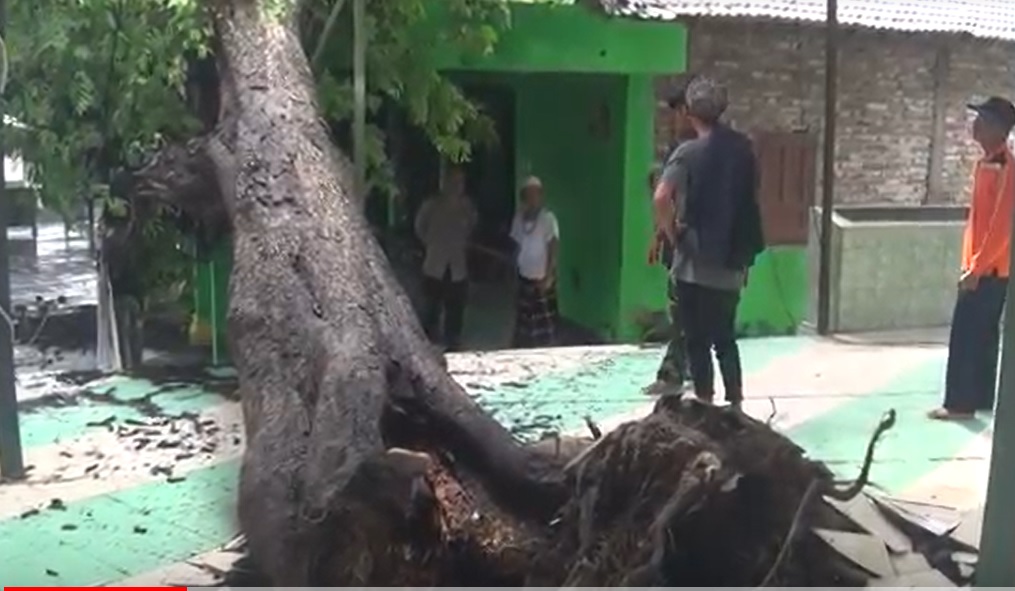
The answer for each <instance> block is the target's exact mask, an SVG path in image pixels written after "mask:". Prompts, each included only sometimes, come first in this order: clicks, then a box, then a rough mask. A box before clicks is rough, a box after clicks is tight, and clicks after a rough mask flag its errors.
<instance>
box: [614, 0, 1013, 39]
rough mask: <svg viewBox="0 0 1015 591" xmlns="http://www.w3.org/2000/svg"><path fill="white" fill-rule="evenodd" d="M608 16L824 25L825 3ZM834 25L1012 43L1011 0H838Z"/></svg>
mask: <svg viewBox="0 0 1015 591" xmlns="http://www.w3.org/2000/svg"><path fill="white" fill-rule="evenodd" d="M601 2H602V5H603V7H604V8H605V9H606V11H607V12H609V13H611V14H616V15H622V16H633V17H638V18H644V19H661V20H673V19H677V18H680V17H686V16H699V17H727V18H737V17H739V18H767V19H777V20H790V21H809V22H822V23H823V22H825V14H826V13H825V11H826V8H825V0H601ZM838 15H839V22H841V23H842V24H844V25H849V26H856V27H869V28H875V29H889V30H895V31H908V32H947V33H969V34H971V35H974V36H976V37H983V38H987V39H1005V40H1009V41H1012V40H1015V0H839V5H838Z"/></svg>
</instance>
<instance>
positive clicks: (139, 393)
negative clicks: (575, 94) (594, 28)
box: [0, 337, 986, 585]
mask: <svg viewBox="0 0 1015 591" xmlns="http://www.w3.org/2000/svg"><path fill="white" fill-rule="evenodd" d="M810 343H811V341H810V340H808V339H806V338H800V337H797V338H775V339H758V340H748V341H745V342H744V343H743V357H744V365H745V373H746V374H748V376H750V375H751V374H754V373H757V372H760V371H763V370H764V369H765V368H766V367H768V366H770V364H772V363H773V362H774V361H776V360H779V359H792V358H793V357H794V356H795V355H797V354H799V353H800V352H801V351H802V350H804V349H806V348H807V347H808V346H809V344H810ZM660 355H661V352H660V350H642V351H635V352H631V353H628V354H624V355H620V356H617V357H614V358H611V359H608V360H606V361H603V362H601V363H597V364H593V365H590V366H586V367H581V368H579V369H575V370H572V371H567V372H558V373H556V374H549V375H544V376H541V377H540V378H538V379H536V380H534V381H532V382H529V383H528V384H525V385H511V384H506V385H502V386H500V387H496V388H492V389H484V390H482V391H480V392H478V393H477V395H478V399H479V401H480V403H481V404H482V405H483V406H484V407H486V408H488V409H490V411H491V412H494V413H495V414H496V416H497V417H498V418H499V419H500V420H501V421H502V422H503V423H505V424H506V425H508V426H509V427H511V428H514V429H515V430H516V431H517V432H518V433H519V434H521V435H524V436H538V434H539V433H540V432H541V430H545V429H561V428H562V429H575V428H580V426H581V424H582V417H583V416H584V415H585V414H591V415H592V416H593V418H595V419H598V420H601V419H605V418H607V417H610V416H616V415H618V414H622V413H627V412H630V411H632V410H635V409H637V408H639V407H640V406H642V405H644V404H645V402H646V399H645V398H644V396H642V395H641V394H640V392H639V389H640V388H641V387H642V386H644V385H645V384H646V383H647V382H648V381H650V380H651V378H652V377H653V375H654V372H655V369H656V364H657V363H658V360H659V357H660ZM943 361H944V356H943V354H942V355H941V356H940V357H935V358H934V359H933V360H932V361H930V362H928V363H926V364H923V365H921V366H919V367H916V368H912V369H910V370H906V371H903V372H902V373H901V374H900V375H898V376H896V379H895V380H894V381H893V382H892V383H891V384H889V385H888V386H886V387H883V388H879V389H877V390H874V391H870V392H864V393H862V395H859V396H855V397H852V398H849V399H845V400H844V401H843V402H842V404H839V405H838V406H835V407H834V408H833V409H832V410H829V411H827V412H824V413H822V414H820V415H818V416H815V417H812V418H811V419H809V420H807V421H805V422H804V423H802V424H800V425H798V426H796V427H794V428H792V429H791V430H790V435H791V436H792V437H793V438H794V439H795V440H796V441H797V442H798V443H799V444H800V445H801V446H803V447H804V448H806V449H808V450H809V451H810V453H811V454H812V456H814V457H817V458H819V459H822V460H828V461H830V463H831V465H832V467H833V468H834V469H836V470H837V471H839V472H840V473H841V474H842V475H843V476H844V477H850V476H852V475H853V474H854V473H855V470H856V465H855V464H856V460H858V459H859V458H860V457H861V456H862V454H863V449H864V447H865V445H866V439H867V437H868V436H869V433H870V431H871V429H872V428H873V425H875V424H876V423H877V421H878V419H879V418H880V416H881V415H882V413H883V412H884V411H885V410H886V409H887V408H888V407H894V408H896V409H897V411H898V413H899V424H898V427H897V428H896V429H895V430H894V431H893V432H891V433H890V434H889V436H888V437H887V438H886V441H885V443H884V445H883V446H882V448H880V449H879V463H878V464H877V465H876V467H875V470H874V474H873V477H874V479H875V481H876V482H877V483H878V484H880V485H882V486H884V487H886V488H888V489H891V490H899V489H902V488H905V487H906V486H909V485H911V484H912V483H914V482H915V481H916V480H917V479H919V478H921V477H922V476H924V475H926V474H927V473H929V472H930V471H932V470H934V469H935V467H936V466H937V465H939V462H938V460H937V459H938V458H949V457H951V456H953V455H955V454H956V453H957V452H958V451H959V450H960V449H961V448H962V447H963V446H964V445H966V444H967V443H968V442H970V441H971V440H972V439H973V438H974V437H976V436H977V433H978V429H980V430H982V428H986V425H983V426H980V427H978V428H974V429H967V428H963V427H961V426H958V425H952V424H941V423H935V422H930V421H926V420H920V418H922V416H923V412H924V411H925V410H926V409H927V408H929V407H931V406H934V405H935V404H936V403H937V400H938V382H939V379H940V375H941V369H942V366H943ZM112 386H113V387H115V388H114V391H113V396H114V397H115V398H118V399H123V400H137V399H140V398H144V397H145V396H147V395H148V394H149V393H150V392H151V391H152V388H153V385H152V384H150V383H149V384H145V383H143V382H137V381H119V382H115V383H113V384H112ZM110 387H111V386H110V385H109V384H106V385H104V386H103V388H105V389H106V390H109V388H110ZM151 398H152V399H153V400H156V399H157V402H158V404H159V405H160V406H162V407H163V408H164V409H166V410H171V411H172V412H182V411H191V412H198V411H200V410H202V409H205V408H208V407H210V406H211V405H214V404H219V403H221V402H222V399H221V398H220V397H218V396H216V395H213V394H208V393H206V392H203V391H202V390H200V389H197V388H188V389H179V390H173V391H169V392H164V393H161V394H158V395H157V396H155V397H151ZM130 412H136V411H135V410H134V409H132V408H129V407H123V406H115V407H111V406H109V405H106V404H97V403H87V404H82V405H78V406H69V407H62V408H53V409H48V410H47V411H45V412H36V413H32V414H29V415H26V416H25V426H24V430H25V433H26V436H27V438H28V440H29V445H33V446H37V445H42V444H45V443H48V442H52V441H64V442H67V441H70V440H73V439H74V438H76V437H80V436H81V435H82V434H84V433H87V430H88V429H89V428H90V427H88V426H87V423H89V422H91V421H99V420H102V419H104V418H107V417H108V416H110V415H113V414H115V415H117V416H118V417H120V418H126V417H127V416H130V414H129V413H130ZM881 458H884V461H880V459H881ZM237 475H238V461H235V460H233V461H227V462H225V463H222V464H220V465H216V466H213V467H210V468H204V469H200V470H197V471H194V472H190V473H189V474H187V478H186V479H185V480H183V481H182V482H178V483H175V484H169V483H165V482H156V483H151V484H145V485H141V486H135V487H133V488H127V489H124V490H119V491H116V492H113V493H110V494H106V495H102V496H98V497H94V498H89V499H85V500H82V501H79V502H73V503H69V504H68V506H67V508H66V509H65V510H43V511H41V512H40V513H39V514H37V515H34V516H31V517H27V518H10V519H5V520H0V583H2V584H3V585H94V584H100V583H104V582H110V581H115V580H119V579H123V578H126V577H129V576H134V575H138V574H141V573H144V572H147V571H150V570H153V569H155V568H157V567H159V566H162V565H166V564H169V563H172V562H177V561H181V560H184V559H186V558H188V557H190V556H193V555H196V554H199V553H201V552H204V551H208V550H211V549H213V548H215V547H217V546H219V545H221V544H223V543H225V542H226V541H228V539H229V538H230V537H231V536H232V534H233V531H234V522H233V503H234V499H235V493H236V490H235V487H236V482H237ZM39 502H40V504H44V503H45V502H46V499H39Z"/></svg>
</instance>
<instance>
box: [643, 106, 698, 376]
mask: <svg viewBox="0 0 1015 591" xmlns="http://www.w3.org/2000/svg"><path fill="white" fill-rule="evenodd" d="M668 106H669V108H670V137H671V138H672V139H673V141H672V142H670V147H669V150H667V160H668V159H669V156H671V155H672V154H673V153H674V151H675V150H676V149H677V148H678V147H679V146H680V144H681V143H683V142H685V141H688V140H692V139H694V138H695V137H697V133H696V132H695V131H694V128H693V127H691V124H690V122H689V121H688V119H687V116H686V108H685V107H686V104H685V101H684V89H683V88H681V89H680V90H678V91H677V92H676V93H675V94H674V95H673V96H672V97H671V98H670V100H669V101H668ZM662 170H663V167H661V166H659V167H657V170H654V171H653V174H652V176H651V178H650V179H649V190H650V191H652V190H654V189H655V186H656V184H657V183H658V182H659V177H660V174H661V173H662ZM674 249H675V246H674V244H673V243H672V242H670V239H669V238H668V237H667V236H666V233H665V232H661V231H659V230H658V229H654V230H653V233H652V241H651V243H650V244H649V254H648V262H649V264H650V265H655V264H662V265H663V267H665V268H666V270H667V271H670V270H671V267H672V265H673V254H674ZM666 283H667V285H666V295H667V299H668V306H667V312H668V314H669V318H670V339H669V343H668V344H667V346H666V354H665V355H663V361H662V363H661V364H660V365H659V371H657V372H656V381H655V382H654V383H652V384H651V385H650V386H648V387H647V388H645V393H646V394H648V395H650V396H658V395H661V394H665V393H667V392H677V391H680V390H681V389H682V388H683V387H684V384H685V383H686V382H687V380H688V379H690V377H691V372H690V368H689V367H688V364H687V353H686V351H685V347H684V329H683V326H682V324H681V322H680V312H679V307H680V306H679V301H678V299H677V291H676V289H675V287H676V285H675V283H674V282H673V281H669V280H668V281H667V282H666Z"/></svg>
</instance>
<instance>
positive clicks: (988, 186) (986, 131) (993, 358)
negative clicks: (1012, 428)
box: [930, 97, 1015, 420]
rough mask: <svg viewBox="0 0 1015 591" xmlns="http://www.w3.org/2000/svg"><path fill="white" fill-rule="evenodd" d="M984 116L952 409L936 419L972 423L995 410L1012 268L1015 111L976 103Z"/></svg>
mask: <svg viewBox="0 0 1015 591" xmlns="http://www.w3.org/2000/svg"><path fill="white" fill-rule="evenodd" d="M969 108H970V110H972V111H973V112H974V113H976V119H975V120H974V121H973V140H974V141H975V142H976V143H977V144H978V145H979V146H980V149H981V150H982V151H983V156H982V157H981V158H980V160H979V161H978V162H977V163H976V169H975V171H974V173H973V198H972V202H971V203H970V206H969V219H968V220H967V221H966V231H965V235H964V237H963V241H962V270H961V273H960V275H959V282H958V283H959V295H958V298H957V299H956V301H955V311H954V313H953V314H952V328H951V335H950V337H949V340H948V369H947V376H946V377H945V396H944V398H945V399H944V405H943V406H942V407H941V408H938V409H935V410H933V411H931V412H930V417H931V418H932V419H938V420H961V419H971V418H973V416H974V415H975V413H976V412H977V411H991V410H993V409H994V397H995V396H996V391H997V358H998V349H999V341H1000V338H1001V329H1000V324H1001V312H1002V310H1003V309H1004V300H1005V292H1006V290H1007V286H1008V275H1009V272H1010V269H1011V260H1010V256H1011V255H1010V251H1011V231H1012V209H1013V205H1015V159H1013V156H1012V153H1011V150H1010V149H1009V148H1008V145H1007V141H1008V136H1009V134H1010V133H1011V131H1012V128H1013V127H1015V106H1012V103H1011V102H1009V101H1007V100H1005V99H1003V98H1000V97H992V98H990V99H988V100H987V101H986V102H984V103H981V104H976V105H969Z"/></svg>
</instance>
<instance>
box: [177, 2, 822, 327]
mask: <svg viewBox="0 0 1015 591" xmlns="http://www.w3.org/2000/svg"><path fill="white" fill-rule="evenodd" d="M446 49H447V48H437V49H436V51H435V52H434V55H435V59H437V60H438V62H437V63H438V64H439V65H440V67H441V69H443V70H445V71H446V72H448V73H449V74H450V75H451V76H453V77H454V79H455V80H456V81H458V82H459V83H460V84H461V85H462V87H463V88H464V89H465V91H466V92H467V93H468V94H469V95H471V96H473V97H476V98H477V99H478V100H480V101H481V102H482V103H483V104H484V106H485V107H486V109H487V111H488V112H489V113H490V114H491V115H493V116H494V117H495V118H496V119H497V122H498V128H499V129H498V131H499V135H500V136H501V141H500V142H499V149H498V150H490V151H486V152H480V153H478V154H476V155H475V157H474V159H473V162H472V163H470V166H469V176H470V180H469V186H470V192H471V193H472V194H473V196H474V198H476V199H477V205H478V207H479V210H480V214H481V217H482V218H483V221H482V222H481V232H483V231H484V228H485V229H486V233H487V235H493V234H496V233H497V231H498V230H501V231H502V229H503V228H505V227H506V225H507V224H508V223H509V221H510V217H511V215H512V214H513V212H514V202H515V199H516V195H517V193H518V188H519V184H520V183H521V182H522V180H523V179H524V178H525V177H526V176H527V175H530V174H534V175H537V176H539V177H540V179H541V180H542V181H543V184H544V186H545V190H546V198H547V202H548V205H549V206H550V207H551V208H552V209H553V211H554V212H555V213H556V215H557V218H558V220H559V223H560V227H561V254H560V256H561V260H560V277H559V291H560V293H559V297H560V307H561V313H562V315H563V316H564V317H566V318H567V319H568V320H569V321H571V322H573V323H575V324H578V325H580V326H582V327H584V328H587V329H589V330H590V331H591V332H594V333H595V334H596V335H598V336H599V337H601V338H603V339H605V340H609V341H620V342H631V341H637V340H639V339H640V338H641V337H642V335H643V330H644V328H643V325H644V320H643V319H645V318H649V317H652V316H653V315H656V316H657V315H658V314H659V313H661V312H662V311H663V310H664V309H665V303H666V296H665V272H664V270H663V269H662V268H660V267H658V266H649V265H648V264H647V262H646V253H647V247H648V240H649V237H650V234H651V228H652V220H651V206H650V195H649V188H648V184H647V180H648V173H649V171H650V170H651V167H652V165H653V161H654V160H655V143H656V138H655V129H656V115H657V96H656V84H655V83H656V80H657V78H658V77H660V76H670V75H673V74H676V73H679V72H682V71H683V70H684V68H685V59H686V55H685V54H686V30H685V28H684V27H683V26H682V25H679V24H675V23H672V22H649V21H641V20H634V19H624V18H617V17H611V16H609V15H606V14H604V13H602V12H598V11H596V10H594V9H590V8H586V7H583V6H576V5H562V4H556V3H553V4H541V3H534V4H529V3H518V4H515V5H513V7H512V26H511V28H510V29H509V30H508V31H506V32H504V33H503V34H502V36H501V39H500V41H499V42H498V45H497V48H496V51H495V52H494V53H493V54H492V55H489V56H484V57H475V56H468V57H466V56H463V55H459V54H456V53H453V52H450V51H447V50H446ZM406 141H407V142H410V143H411V141H410V140H406ZM423 149H424V148H422V147H420V148H418V149H417V150H416V152H415V153H417V154H419V153H421V151H422V150H423ZM418 160H420V163H418V164H417V166H418V167H419V169H420V170H419V173H420V174H419V175H416V176H426V177H427V178H428V179H429V181H428V182H429V186H427V187H423V186H419V187H416V188H415V189H413V188H411V187H410V191H409V193H410V195H409V196H408V198H407V199H406V200H405V202H404V207H405V208H406V209H408V210H409V211H407V212H403V215H401V216H392V218H393V219H402V220H403V225H407V224H405V223H404V222H405V220H408V219H411V213H412V211H413V208H414V207H415V205H416V203H418V201H419V200H420V199H421V198H422V197H424V196H425V194H426V193H427V191H429V190H432V188H433V187H434V183H435V182H436V178H437V177H438V174H437V170H438V169H439V164H437V160H436V156H435V155H432V158H431V159H430V160H429V161H427V160H426V158H418ZM403 162H404V160H403ZM423 169H426V170H425V171H424V170H423ZM424 184H425V183H424ZM501 233H502V234H503V233H506V232H503V231H502V232H501ZM799 250H800V252H799V253H793V254H792V255H791V256H790V258H793V260H791V261H789V263H788V264H790V265H796V266H798V267H800V270H799V272H798V273H795V274H798V275H800V277H799V280H794V282H793V283H794V284H793V285H782V284H780V282H779V279H780V278H781V277H775V276H771V277H770V276H769V274H767V273H766V272H765V269H767V268H768V265H767V264H766V257H773V256H774V257H779V258H780V259H785V258H786V256H787V255H786V254H785V253H782V252H776V253H766V255H764V256H763V257H762V260H761V261H759V269H761V271H760V272H758V273H756V274H755V276H752V278H751V285H750V287H749V289H748V290H747V292H746V293H745V294H744V298H743V303H742V306H741V313H742V321H743V323H744V329H745V331H746V332H748V333H753V334H757V333H761V332H778V333H785V332H790V331H791V330H793V329H794V327H795V325H796V323H797V320H794V318H795V319H799V317H800V316H802V314H803V306H804V303H805V296H806V294H805V289H806V288H805V287H804V286H805V285H806V277H805V276H803V270H802V267H803V261H804V254H803V249H802V248H800V249H799ZM217 255H218V256H216V257H213V259H212V261H213V262H212V263H210V264H202V265H200V268H199V270H198V294H197V302H198V310H197V314H196V317H197V319H198V321H197V322H196V326H197V328H198V332H199V333H203V334H204V335H205V336H206V337H208V336H210V335H209V332H217V333H219V334H218V335H217V337H218V338H217V339H216V340H217V341H221V336H222V331H224V325H225V322H224V318H225V311H226V305H227V302H226V299H227V297H226V292H227V289H226V288H227V285H228V267H229V260H228V249H226V248H224V247H223V248H222V249H221V250H220V252H219V253H217ZM794 257H795V258H794ZM797 259H798V260H797ZM786 264H787V263H786V262H785V261H782V265H783V266H785V265H786ZM781 276H782V277H784V276H785V273H782V275H781ZM786 290H794V294H793V297H792V298H790V301H791V305H792V306H798V307H799V308H801V309H800V310H799V314H793V313H788V312H787V311H786V310H785V309H784V308H785V303H786V301H787V298H786V297H785V293H786ZM490 291H491V292H495V293H500V294H502V295H504V297H503V298H502V300H501V301H500V302H499V308H500V312H501V314H500V316H501V317H504V318H508V317H510V313H511V311H510V305H511V302H510V299H509V297H508V296H509V295H510V294H509V293H508V291H507V290H505V289H500V290H496V289H494V290H490ZM797 291H799V292H800V293H799V294H797V293H796V292H797ZM773 301H777V302H778V305H777V306H773V305H772V302H773ZM484 311H485V310H484ZM477 316H484V314H475V313H472V314H470V318H469V319H468V320H467V324H470V323H472V319H473V318H474V317H477ZM501 324H504V323H503V322H501ZM212 325H214V326H216V327H218V330H215V331H210V330H209V328H210V326H212ZM501 345H502V346H503V345H506V342H503V343H501Z"/></svg>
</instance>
